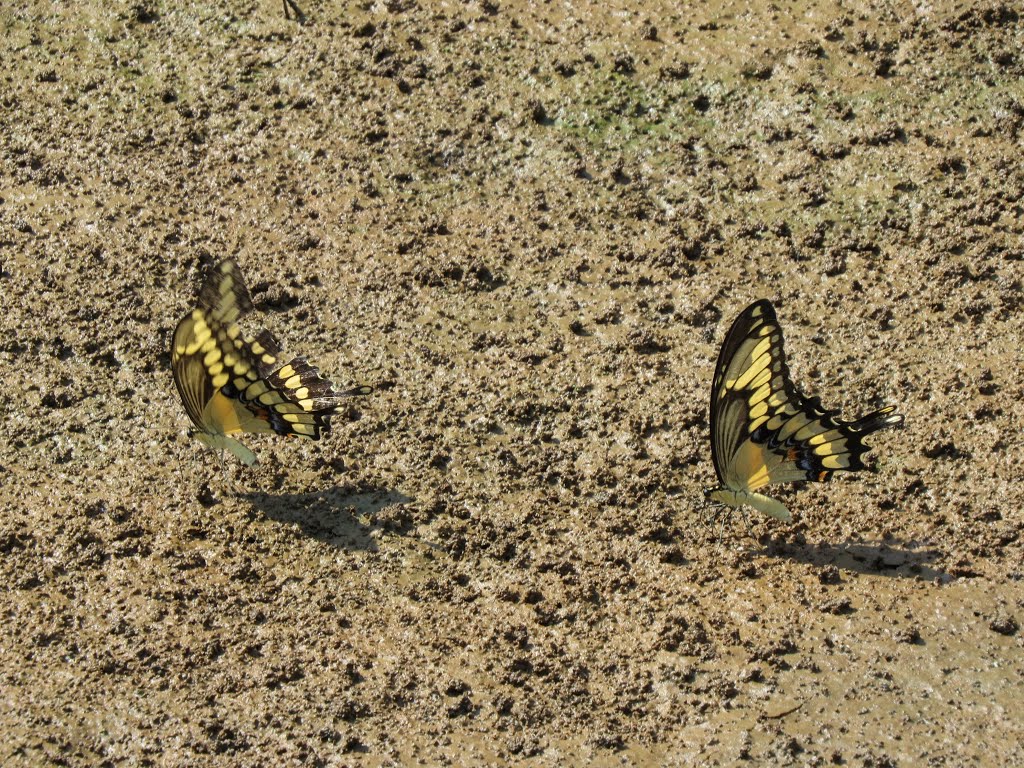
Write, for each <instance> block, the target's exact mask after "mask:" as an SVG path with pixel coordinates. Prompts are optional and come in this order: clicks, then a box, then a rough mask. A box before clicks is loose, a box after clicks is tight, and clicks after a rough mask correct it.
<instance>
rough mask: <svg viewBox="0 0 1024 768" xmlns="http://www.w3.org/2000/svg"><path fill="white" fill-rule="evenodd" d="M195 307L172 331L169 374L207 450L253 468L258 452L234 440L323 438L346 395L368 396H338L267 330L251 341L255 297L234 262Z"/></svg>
mask: <svg viewBox="0 0 1024 768" xmlns="http://www.w3.org/2000/svg"><path fill="white" fill-rule="evenodd" d="M197 304H198V306H197V307H196V308H195V309H194V310H192V311H191V312H190V313H189V314H187V315H186V316H185V317H184V318H182V320H181V322H179V323H178V326H177V328H176V329H175V331H174V337H173V340H172V342H171V371H172V373H173V375H174V383H175V385H176V386H177V389H178V393H179V394H180V395H181V401H182V404H183V405H184V406H185V412H186V413H187V414H188V416H189V419H191V421H192V424H193V426H194V430H193V434H194V435H195V436H196V437H197V438H198V439H199V440H200V442H202V443H203V444H204V445H206V446H208V447H210V448H212V449H214V450H220V451H223V450H228V451H230V452H231V453H233V454H234V455H235V456H237V457H238V458H239V460H240V461H242V462H243V463H244V464H247V465H251V464H254V463H255V462H256V455H255V454H254V453H253V452H252V451H251V450H250V449H249V448H247V447H246V446H245V445H243V444H242V443H240V442H239V441H238V440H235V439H234V438H233V437H231V436H232V435H237V434H242V433H245V432H275V433H277V434H280V435H288V436H290V435H296V436H299V437H306V438H309V439H311V440H319V439H320V435H321V433H322V432H323V431H326V430H328V429H330V417H331V416H332V415H334V414H335V413H336V412H337V410H338V408H339V407H340V403H339V399H340V398H343V397H346V396H350V395H360V394H367V393H368V392H369V391H370V388H369V387H356V388H355V389H351V390H348V391H345V392H337V391H335V390H334V387H333V385H332V384H331V382H330V381H328V380H327V379H325V378H323V377H322V376H321V375H320V372H319V371H318V370H317V369H316V368H315V367H314V366H312V365H310V363H309V362H308V361H306V359H305V358H302V357H296V358H294V359H292V360H291V361H290V362H285V359H284V358H283V357H282V355H281V348H280V345H278V343H277V341H276V340H275V339H274V337H273V336H272V335H271V334H270V333H269V332H268V331H262V332H260V333H259V334H258V335H257V336H256V337H255V338H254V339H248V338H247V337H246V336H245V335H244V334H243V333H242V331H241V328H240V327H239V325H238V319H239V318H240V317H242V316H243V315H244V314H246V313H247V312H249V311H251V310H252V300H251V298H250V297H249V291H248V289H247V288H246V287H245V282H244V281H243V279H242V274H241V270H240V269H239V268H238V265H237V264H236V263H235V262H234V260H232V259H227V260H225V261H222V262H221V263H220V264H218V265H217V266H216V267H215V268H214V269H213V271H212V272H211V273H210V275H209V276H208V277H207V279H206V281H205V282H204V283H203V287H202V289H201V290H200V292H199V299H198V301H197Z"/></svg>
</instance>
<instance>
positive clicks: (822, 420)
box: [708, 299, 903, 520]
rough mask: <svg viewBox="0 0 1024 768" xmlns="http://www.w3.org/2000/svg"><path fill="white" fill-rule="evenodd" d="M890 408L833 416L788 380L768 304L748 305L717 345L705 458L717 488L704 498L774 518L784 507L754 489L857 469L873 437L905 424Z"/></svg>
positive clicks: (784, 516) (782, 513) (779, 335)
mask: <svg viewBox="0 0 1024 768" xmlns="http://www.w3.org/2000/svg"><path fill="white" fill-rule="evenodd" d="M895 410H896V409H895V407H893V406H888V407H886V408H882V409H881V410H879V411H875V412H874V413H870V414H868V415H866V416H863V417H861V418H859V419H856V420H854V421H843V420H841V419H838V418H837V415H838V414H837V412H836V411H829V410H826V409H824V408H822V406H821V402H820V401H819V400H818V399H817V398H808V397H805V396H804V395H803V394H801V393H800V392H799V391H798V390H797V389H796V387H794V386H793V383H792V382H791V381H790V378H789V369H788V368H787V366H786V359H785V353H784V351H783V342H782V329H781V328H780V327H779V324H778V319H777V318H776V315H775V309H774V308H773V307H772V305H771V303H770V302H769V301H767V300H764V299H762V300H760V301H756V302H754V303H753V304H751V305H750V306H749V307H747V308H746V309H745V310H743V312H741V313H740V316H739V317H738V318H737V319H736V321H735V322H734V323H733V325H732V327H731V328H730V329H729V333H728V334H727V335H726V339H725V342H724V343H723V345H722V351H721V353H720V354H719V357H718V365H717V366H716V368H715V379H714V382H713V384H712V390H711V452H712V459H713V462H714V465H715V473H716V474H717V476H718V482H719V487H718V488H715V489H713V490H711V491H710V492H709V494H708V496H709V497H710V498H711V499H712V500H714V501H717V502H720V503H722V504H727V505H729V506H732V507H739V506H742V505H744V504H745V505H748V506H751V507H754V508H755V509H758V510H760V511H761V512H764V513H765V514H767V515H770V516H772V517H775V518H778V519H780V520H790V519H791V515H790V512H789V510H788V509H787V508H786V506H785V505H784V504H783V503H782V502H780V501H778V500H776V499H773V498H771V497H769V496H766V495H764V494H762V493H759V492H758V491H759V489H761V488H764V487H765V486H768V485H774V484H777V483H789V482H797V481H801V480H803V481H814V482H824V481H826V480H828V479H829V478H830V477H831V476H832V473H833V472H836V471H840V470H842V471H855V470H858V469H862V468H863V467H864V463H863V461H862V459H861V456H862V455H863V454H864V453H866V452H867V451H868V450H869V448H868V446H866V445H865V444H864V442H863V439H864V438H865V437H866V436H867V435H869V434H871V433H872V432H874V431H876V430H879V429H883V428H885V427H893V426H897V425H899V424H902V423H903V417H902V416H901V415H899V414H897V413H895Z"/></svg>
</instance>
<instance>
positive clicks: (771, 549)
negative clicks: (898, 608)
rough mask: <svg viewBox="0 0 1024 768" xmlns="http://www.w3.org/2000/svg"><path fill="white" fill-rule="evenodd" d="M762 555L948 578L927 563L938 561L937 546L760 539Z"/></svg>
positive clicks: (884, 572) (906, 576)
mask: <svg viewBox="0 0 1024 768" xmlns="http://www.w3.org/2000/svg"><path fill="white" fill-rule="evenodd" d="M761 543H762V545H763V546H764V550H763V554H764V555H765V556H767V557H776V558H785V559H787V560H794V561H796V562H800V563H807V564H809V565H816V566H827V565H831V566H835V567H836V568H838V569H839V570H842V571H855V572H857V573H864V574H874V575H877V576H891V577H893V578H904V579H913V578H919V579H923V580H925V581H931V580H934V579H939V580H941V581H949V580H950V579H951V578H952V577H951V576H950V575H949V574H947V573H946V572H945V571H943V570H941V569H938V568H933V567H931V566H930V565H929V563H933V562H935V561H936V560H938V558H939V556H940V554H941V553H940V552H939V550H937V549H925V548H919V547H917V546H916V545H914V544H913V543H910V542H895V541H891V542H863V541H861V542H842V543H840V544H826V543H819V544H809V543H802V544H801V543H795V542H792V541H786V540H783V539H772V538H770V537H766V538H762V539H761Z"/></svg>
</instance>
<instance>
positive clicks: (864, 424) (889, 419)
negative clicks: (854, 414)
mask: <svg viewBox="0 0 1024 768" xmlns="http://www.w3.org/2000/svg"><path fill="white" fill-rule="evenodd" d="M901 424H903V414H900V413H896V406H895V405H888V406H886V407H885V408H882V409H880V410H877V411H875V412H873V413H869V414H868V415H867V416H861V417H860V418H859V419H857V420H856V421H854V422H852V423H851V424H850V428H851V429H853V430H854V431H856V432H858V433H859V434H860V435H861V436H862V437H865V436H867V435H870V434H871V433H872V432H877V431H878V430H880V429H888V428H889V427H898V426H900V425H901Z"/></svg>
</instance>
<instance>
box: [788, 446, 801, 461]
mask: <svg viewBox="0 0 1024 768" xmlns="http://www.w3.org/2000/svg"><path fill="white" fill-rule="evenodd" d="M799 458H800V451H799V450H798V449H797V448H796V447H795V446H794V447H793V448H790V449H789V450H788V451H786V461H796V460H797V459H799Z"/></svg>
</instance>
